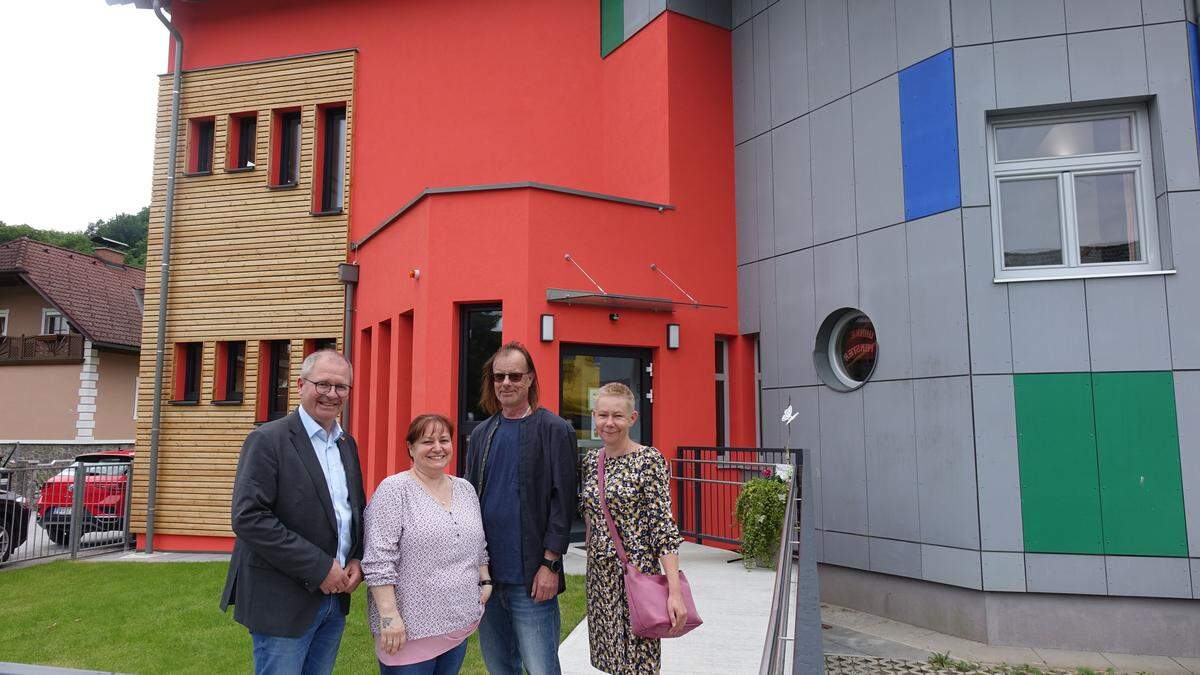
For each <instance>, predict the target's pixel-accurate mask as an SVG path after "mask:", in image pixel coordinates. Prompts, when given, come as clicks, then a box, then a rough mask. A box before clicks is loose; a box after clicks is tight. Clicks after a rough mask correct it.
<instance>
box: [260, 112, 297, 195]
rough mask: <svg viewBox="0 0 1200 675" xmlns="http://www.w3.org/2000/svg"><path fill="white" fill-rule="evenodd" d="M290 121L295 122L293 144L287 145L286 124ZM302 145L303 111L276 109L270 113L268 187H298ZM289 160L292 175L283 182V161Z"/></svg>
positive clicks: (285, 164) (284, 164)
mask: <svg viewBox="0 0 1200 675" xmlns="http://www.w3.org/2000/svg"><path fill="white" fill-rule="evenodd" d="M292 119H295V121H296V134H295V142H294V143H289V142H288V141H289V140H290V139H291V136H290V134H289V133H288V122H289V121H290V120H292ZM303 145H304V111H303V110H302V109H301V108H299V107H291V108H276V109H275V110H272V111H271V143H270V150H269V152H270V153H271V165H270V169H271V170H270V172H269V174H270V175H269V177H268V186H269V187H272V188H294V187H297V186H298V185H300V164H301V162H302V159H303ZM285 158H287V159H289V160H290V161H291V162H292V164H293V166H292V175H291V176H290V177H289V179H288V180H284V169H285V168H286V167H287V163H286V162H284V159H285Z"/></svg>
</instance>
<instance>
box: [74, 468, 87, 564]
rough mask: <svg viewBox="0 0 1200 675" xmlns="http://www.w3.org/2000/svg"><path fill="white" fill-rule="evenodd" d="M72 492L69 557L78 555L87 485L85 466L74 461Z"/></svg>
mask: <svg viewBox="0 0 1200 675" xmlns="http://www.w3.org/2000/svg"><path fill="white" fill-rule="evenodd" d="M72 466H74V467H75V476H74V478H75V483H74V488H73V489H74V492H73V493H72V494H71V559H72V560H74V559H75V557H76V556H78V555H79V538H80V537H82V536H83V491H84V489H85V488H86V487H87V468H86V467H84V465H83V463H82V462H75V463H74V464H73V465H72Z"/></svg>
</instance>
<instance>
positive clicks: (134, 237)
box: [0, 207, 150, 267]
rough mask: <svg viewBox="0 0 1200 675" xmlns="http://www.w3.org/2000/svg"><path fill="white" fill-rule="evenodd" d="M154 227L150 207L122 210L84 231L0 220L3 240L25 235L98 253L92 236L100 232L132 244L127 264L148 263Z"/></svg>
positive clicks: (105, 235) (83, 251)
mask: <svg viewBox="0 0 1200 675" xmlns="http://www.w3.org/2000/svg"><path fill="white" fill-rule="evenodd" d="M149 229H150V207H146V208H143V209H142V210H141V211H138V212H137V213H135V214H129V213H119V214H117V215H115V216H113V217H112V218H109V219H107V220H97V221H96V222H94V223H92V224H90V225H88V226H87V229H85V230H84V231H83V232H59V231H57V230H41V229H38V228H36V227H31V226H29V225H8V224H6V223H5V222H4V221H2V220H0V244H3V243H5V242H8V241H12V240H14V239H20V238H21V237H29V238H30V239H32V240H34V241H40V242H42V243H44V244H51V245H53V246H61V247H62V248H69V249H71V250H73V251H79V252H80V253H87V254H92V253H95V251H96V247H95V245H94V244H93V243H92V241H91V238H92V237H96V236H100V237H105V238H106V239H112V240H115V241H119V242H121V243H123V244H128V245H129V250H128V251H126V253H125V264H126V265H133V266H134V267H145V266H146V234H147V232H148V230H149Z"/></svg>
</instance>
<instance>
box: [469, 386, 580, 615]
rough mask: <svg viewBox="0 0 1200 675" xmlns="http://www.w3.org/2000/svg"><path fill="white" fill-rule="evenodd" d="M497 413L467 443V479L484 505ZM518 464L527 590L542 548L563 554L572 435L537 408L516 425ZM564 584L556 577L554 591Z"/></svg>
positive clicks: (569, 511)
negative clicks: (486, 464)
mask: <svg viewBox="0 0 1200 675" xmlns="http://www.w3.org/2000/svg"><path fill="white" fill-rule="evenodd" d="M500 415H501V413H496V414H495V415H492V416H491V417H489V418H487V419H486V420H484V421H483V423H482V424H480V425H479V426H477V427H475V430H474V431H472V432H471V437H470V439H469V440H468V441H467V475H466V479H467V480H469V481H471V485H474V486H475V491H476V492H477V493H479V495H480V502H482V501H483V499H482V497H483V491H485V490H487V489H488V487H487V473H486V472H485V471H483V469H482V467H483V465H484V461H485V460H484V457H485V455H486V454H487V451H488V450H489V449H490V448H489V446H490V445H491V441H492V437H493V436H494V435H495V433H496V429H497V428H498V427H499V426H500ZM520 447H521V461H520V463H519V464H518V466H517V486H518V494H519V496H520V499H521V561H522V564H523V565H522V566H523V567H524V571H525V586H526V587H527V588H529V589H530V590H531V591H532V588H533V576H534V575H535V574H537V571H538V568H539V567H540V566H541V564H542V556H543V554H544V552H545V550H546V549H549V550H551V551H556V552H558V553H560V554H563V553H566V552H567V544H568V543H569V542H570V535H571V521H572V520H574V518H575V497H576V491H575V477H576V459H577V457H578V451H577V450H576V445H575V430H574V429H572V428H571V425H570V424H568V423H567V421H566V420H564V419H563V418H561V417H559V416H558V415H555V414H554V413H552V412H550V411H549V410H546V409H545V408H538V409H537V410H534V411H533V412H532V413H531V414H530V415H529V416H528V417H526V418H525V419H523V420H522V421H521V429H520ZM566 588H567V585H566V579H564V577H563V575H561V574H560V575H559V577H558V592H559V593H562V592H563V591H564V590H566Z"/></svg>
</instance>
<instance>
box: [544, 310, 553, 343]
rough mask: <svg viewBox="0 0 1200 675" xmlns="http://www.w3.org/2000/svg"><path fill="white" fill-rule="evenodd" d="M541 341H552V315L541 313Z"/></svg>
mask: <svg viewBox="0 0 1200 675" xmlns="http://www.w3.org/2000/svg"><path fill="white" fill-rule="evenodd" d="M542 342H554V315H553V314H543V315H542Z"/></svg>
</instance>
